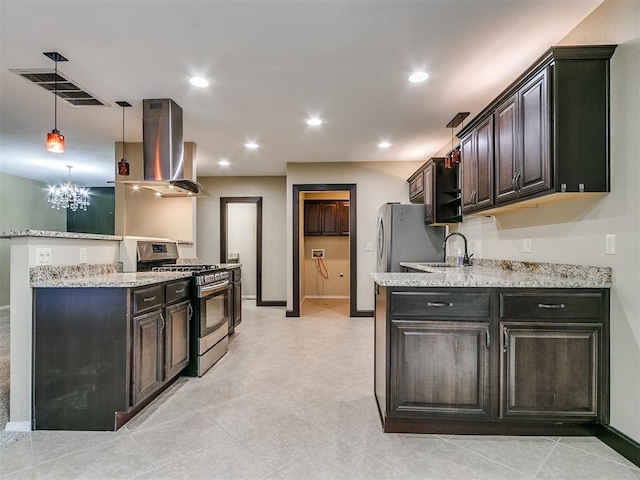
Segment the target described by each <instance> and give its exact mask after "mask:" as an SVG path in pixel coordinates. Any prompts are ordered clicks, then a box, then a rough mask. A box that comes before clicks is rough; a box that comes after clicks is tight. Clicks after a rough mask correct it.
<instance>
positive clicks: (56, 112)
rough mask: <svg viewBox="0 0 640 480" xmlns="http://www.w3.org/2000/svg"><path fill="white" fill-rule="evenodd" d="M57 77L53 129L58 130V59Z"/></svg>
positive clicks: (55, 81) (55, 79)
mask: <svg viewBox="0 0 640 480" xmlns="http://www.w3.org/2000/svg"><path fill="white" fill-rule="evenodd" d="M55 64H56V67H55V77H54V79H53V129H54V130H55V131H56V132H58V61H57V60H56V61H55Z"/></svg>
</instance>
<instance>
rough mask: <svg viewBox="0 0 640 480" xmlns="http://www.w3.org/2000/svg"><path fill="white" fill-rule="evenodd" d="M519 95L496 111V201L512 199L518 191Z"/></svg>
mask: <svg viewBox="0 0 640 480" xmlns="http://www.w3.org/2000/svg"><path fill="white" fill-rule="evenodd" d="M517 124H518V97H517V95H514V96H513V97H511V98H509V99H508V100H506V101H505V102H504V103H503V104H502V105H500V106H499V107H498V108H497V109H496V113H495V129H496V132H495V168H496V203H501V202H505V201H508V200H512V199H513V198H515V197H516V196H517V193H518V183H517V182H518V180H519V179H518V172H519V171H520V167H519V165H518V163H519V160H520V148H519V145H520V142H519V141H518V132H517Z"/></svg>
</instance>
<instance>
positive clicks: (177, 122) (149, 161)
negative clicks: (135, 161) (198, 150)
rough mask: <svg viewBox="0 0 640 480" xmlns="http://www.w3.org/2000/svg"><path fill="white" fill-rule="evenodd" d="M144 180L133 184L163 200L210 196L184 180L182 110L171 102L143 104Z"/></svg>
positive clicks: (161, 100) (131, 182)
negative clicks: (155, 193) (154, 193)
mask: <svg viewBox="0 0 640 480" xmlns="http://www.w3.org/2000/svg"><path fill="white" fill-rule="evenodd" d="M142 149H143V157H144V180H143V181H134V180H131V181H124V182H118V183H130V184H135V185H138V186H140V187H143V188H147V189H150V190H154V191H156V192H158V193H159V194H160V196H162V197H192V196H198V197H203V196H206V197H208V196H209V192H207V191H206V190H205V189H204V187H203V186H202V185H200V184H199V183H198V182H196V181H194V180H189V179H186V178H184V141H183V136H182V108H181V107H180V105H178V104H177V103H176V102H174V101H173V100H172V99H170V98H156V99H147V100H142Z"/></svg>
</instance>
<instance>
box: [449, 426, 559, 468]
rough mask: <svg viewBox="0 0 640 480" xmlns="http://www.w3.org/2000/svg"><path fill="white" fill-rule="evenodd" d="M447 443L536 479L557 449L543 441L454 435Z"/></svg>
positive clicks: (548, 442) (538, 438) (524, 438)
mask: <svg viewBox="0 0 640 480" xmlns="http://www.w3.org/2000/svg"><path fill="white" fill-rule="evenodd" d="M449 441H450V442H452V443H453V444H455V445H457V446H459V447H462V448H464V449H466V450H470V451H472V452H474V453H477V454H478V455H482V456H483V457H486V458H489V459H491V460H493V461H494V462H498V463H501V464H502V465H506V466H507V467H510V468H513V469H514V470H517V471H519V472H521V473H526V474H529V475H535V474H536V473H537V472H538V470H540V468H541V467H542V465H543V464H544V462H546V461H547V458H549V455H550V454H551V452H552V451H553V448H554V447H555V445H556V442H554V441H552V440H549V439H547V438H544V437H505V436H489V435H460V436H455V435H454V436H452V437H451V438H450V439H449Z"/></svg>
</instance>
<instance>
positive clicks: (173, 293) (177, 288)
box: [165, 280, 191, 303]
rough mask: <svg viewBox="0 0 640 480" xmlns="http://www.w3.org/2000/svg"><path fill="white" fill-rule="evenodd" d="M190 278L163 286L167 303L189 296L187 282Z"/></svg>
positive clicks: (188, 282) (189, 281)
mask: <svg viewBox="0 0 640 480" xmlns="http://www.w3.org/2000/svg"><path fill="white" fill-rule="evenodd" d="M190 283H191V280H182V281H180V282H173V283H170V284H168V285H167V286H166V287H165V295H166V299H167V303H173V302H177V301H179V300H183V299H185V298H189V284H190Z"/></svg>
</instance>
